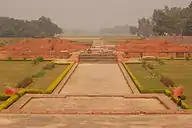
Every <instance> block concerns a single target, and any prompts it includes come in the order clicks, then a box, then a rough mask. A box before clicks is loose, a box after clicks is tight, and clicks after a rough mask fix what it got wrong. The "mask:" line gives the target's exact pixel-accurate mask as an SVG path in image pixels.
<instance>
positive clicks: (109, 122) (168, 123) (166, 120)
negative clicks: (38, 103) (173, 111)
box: [0, 114, 192, 128]
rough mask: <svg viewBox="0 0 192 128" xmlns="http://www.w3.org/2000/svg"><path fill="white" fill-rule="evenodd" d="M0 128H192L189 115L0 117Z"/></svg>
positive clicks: (191, 120) (12, 115)
mask: <svg viewBox="0 0 192 128" xmlns="http://www.w3.org/2000/svg"><path fill="white" fill-rule="evenodd" d="M0 127H1V128H6V127H7V128H192V116H191V115H132V116H103V115H102V116H90V115H61V114H60V115H59V114H57V115H55V114H52V115H45V114H44V115H39V114H10V115H5V114H1V115H0Z"/></svg>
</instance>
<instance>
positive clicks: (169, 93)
mask: <svg viewBox="0 0 192 128" xmlns="http://www.w3.org/2000/svg"><path fill="white" fill-rule="evenodd" d="M165 95H167V96H168V97H171V100H173V102H175V103H176V104H178V102H179V98H178V97H176V96H174V95H172V92H171V91H170V90H165ZM181 108H183V109H189V106H188V105H187V104H186V103H185V101H183V100H182V101H181Z"/></svg>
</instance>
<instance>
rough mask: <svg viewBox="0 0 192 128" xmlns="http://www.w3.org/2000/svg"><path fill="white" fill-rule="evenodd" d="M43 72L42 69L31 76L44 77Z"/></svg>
mask: <svg viewBox="0 0 192 128" xmlns="http://www.w3.org/2000/svg"><path fill="white" fill-rule="evenodd" d="M44 75H45V72H44V71H40V72H38V73H37V74H34V75H32V78H40V77H44Z"/></svg>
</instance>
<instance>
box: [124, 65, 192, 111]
mask: <svg viewBox="0 0 192 128" xmlns="http://www.w3.org/2000/svg"><path fill="white" fill-rule="evenodd" d="M122 64H123V66H124V68H125V69H126V71H127V73H128V74H129V76H130V77H131V79H132V81H133V83H134V84H135V85H136V87H137V89H138V90H139V92H140V93H164V94H165V95H166V96H168V97H170V98H171V100H172V101H173V102H175V103H176V104H177V103H178V101H179V99H178V97H176V96H174V95H172V93H171V91H170V90H168V89H165V90H163V89H162V90H151V91H149V90H143V89H142V86H141V84H140V83H139V81H138V80H137V78H136V77H135V76H134V75H133V74H132V72H131V71H130V69H129V68H128V67H127V66H126V64H129V63H125V62H122ZM131 64H132V63H131ZM137 64H138V63H137ZM181 108H183V109H192V108H190V107H189V106H188V105H187V103H186V102H185V101H183V100H182V101H181Z"/></svg>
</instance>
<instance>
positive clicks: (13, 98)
mask: <svg viewBox="0 0 192 128" xmlns="http://www.w3.org/2000/svg"><path fill="white" fill-rule="evenodd" d="M18 99H19V96H18V95H12V96H11V97H10V98H9V99H7V100H6V101H5V102H3V103H2V104H1V105H0V110H2V109H6V108H8V107H9V106H10V105H11V104H13V103H14V102H15V101H17V100H18Z"/></svg>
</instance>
